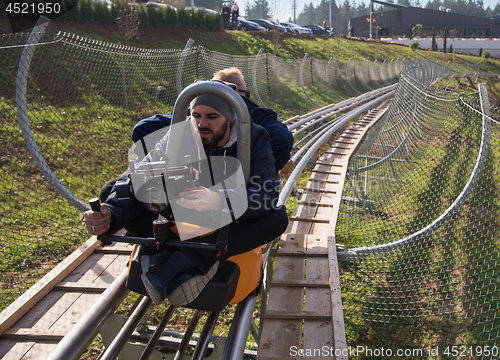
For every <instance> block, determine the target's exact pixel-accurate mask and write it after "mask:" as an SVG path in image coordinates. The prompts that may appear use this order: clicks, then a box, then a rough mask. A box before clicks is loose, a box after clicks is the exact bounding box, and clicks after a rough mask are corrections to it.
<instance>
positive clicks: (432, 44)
mask: <svg viewBox="0 0 500 360" xmlns="http://www.w3.org/2000/svg"><path fill="white" fill-rule="evenodd" d="M431 50H432V51H437V43H436V33H435V31H434V28H432V43H431Z"/></svg>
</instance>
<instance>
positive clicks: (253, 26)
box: [238, 17, 266, 31]
mask: <svg viewBox="0 0 500 360" xmlns="http://www.w3.org/2000/svg"><path fill="white" fill-rule="evenodd" d="M238 23H239V24H238V29H239V30H242V31H266V28H265V27H263V26H260V25H259V24H257V23H255V22H253V21H249V20H246V19H243V18H241V17H239V18H238Z"/></svg>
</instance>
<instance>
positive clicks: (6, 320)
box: [0, 236, 99, 335]
mask: <svg viewBox="0 0 500 360" xmlns="http://www.w3.org/2000/svg"><path fill="white" fill-rule="evenodd" d="M98 243H99V242H98V241H97V238H96V237H95V236H93V237H91V238H90V239H89V240H87V241H86V242H85V243H84V244H83V245H82V246H80V247H79V248H78V249H77V250H75V251H74V252H73V253H72V254H71V255H70V256H68V257H67V258H66V259H64V260H63V261H61V262H60V263H59V264H58V265H57V266H56V267H55V268H54V269H52V271H50V272H49V273H48V274H47V275H45V276H44V277H43V278H42V279H41V280H39V281H38V282H37V283H36V284H35V285H33V286H32V287H31V288H29V289H28V290H27V291H26V292H25V293H23V294H22V295H21V296H20V297H19V298H18V299H17V300H15V301H14V302H13V303H12V304H10V305H9V306H8V307H7V308H6V309H5V310H4V311H2V312H1V313H0V335H1V334H3V332H4V331H5V330H7V329H8V328H10V327H11V326H12V325H14V324H15V323H16V322H17V321H18V320H19V319H20V318H21V317H22V316H23V315H24V314H26V313H27V312H28V311H29V310H30V309H31V308H33V306H34V305H35V304H36V303H38V302H39V301H40V299H42V298H43V297H44V296H45V295H47V294H48V293H49V292H50V291H51V290H52V288H53V287H54V285H55V284H57V283H58V282H60V281H61V280H62V279H64V278H65V277H66V275H67V274H69V273H70V272H71V271H73V270H74V269H75V268H77V267H78V265H80V264H81V263H82V262H83V261H84V260H85V259H86V258H87V257H88V256H89V255H90V254H92V252H93V251H94V249H95V248H96V247H97V245H98Z"/></svg>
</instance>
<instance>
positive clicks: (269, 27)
mask: <svg viewBox="0 0 500 360" xmlns="http://www.w3.org/2000/svg"><path fill="white" fill-rule="evenodd" d="M248 20H249V21H253V22H254V23H257V24H259V25H260V26H263V27H265V28H266V29H267V30H274V27H275V26H276V27H277V29H278V31H281V32H285V27H284V26H281V25H275V24H274V23H273V22H271V21H269V20H264V19H248Z"/></svg>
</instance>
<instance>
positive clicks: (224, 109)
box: [190, 94, 236, 124]
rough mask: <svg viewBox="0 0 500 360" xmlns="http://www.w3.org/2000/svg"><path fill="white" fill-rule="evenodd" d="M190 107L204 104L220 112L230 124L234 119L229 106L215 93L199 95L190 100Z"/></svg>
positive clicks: (234, 115) (232, 111)
mask: <svg viewBox="0 0 500 360" xmlns="http://www.w3.org/2000/svg"><path fill="white" fill-rule="evenodd" d="M190 105H191V109H192V108H194V107H195V106H196V105H206V106H210V107H211V108H214V109H215V110H217V111H218V112H220V113H221V114H222V115H224V117H225V118H226V119H227V120H228V121H229V122H230V123H231V124H232V123H234V121H235V120H236V114H235V113H234V110H233V109H232V108H231V106H230V105H229V104H228V103H227V102H226V101H225V100H224V99H223V98H221V97H219V96H217V95H212V94H207V95H201V96H198V97H197V98H195V99H193V101H191V104H190Z"/></svg>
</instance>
